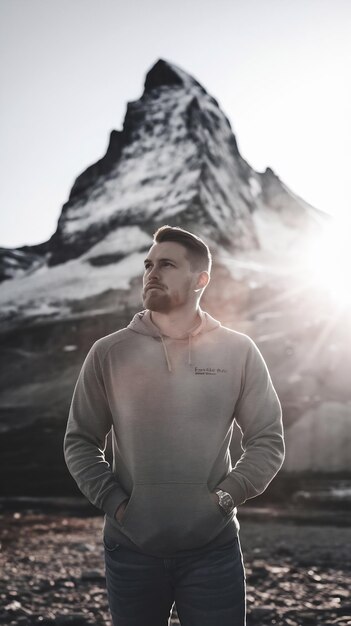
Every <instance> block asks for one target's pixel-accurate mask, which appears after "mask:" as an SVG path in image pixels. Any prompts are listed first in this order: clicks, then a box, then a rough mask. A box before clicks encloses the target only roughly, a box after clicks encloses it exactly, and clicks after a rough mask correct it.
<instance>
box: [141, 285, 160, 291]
mask: <svg viewBox="0 0 351 626" xmlns="http://www.w3.org/2000/svg"><path fill="white" fill-rule="evenodd" d="M150 289H161V291H163V287H162V286H161V285H146V287H145V289H144V291H150Z"/></svg>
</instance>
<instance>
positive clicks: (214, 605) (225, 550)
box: [105, 539, 245, 626]
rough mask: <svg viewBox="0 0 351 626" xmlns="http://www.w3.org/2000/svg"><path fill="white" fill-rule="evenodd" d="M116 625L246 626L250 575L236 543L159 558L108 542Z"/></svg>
mask: <svg viewBox="0 0 351 626" xmlns="http://www.w3.org/2000/svg"><path fill="white" fill-rule="evenodd" d="M105 566H106V585H107V594H108V600H109V605H110V611H111V615H112V620H113V626H167V625H168V624H169V619H170V615H171V611H172V606H173V603H174V602H175V604H176V608H177V613H178V617H179V620H180V623H181V624H182V626H244V624H245V573H244V567H243V561H242V554H241V549H240V542H239V540H238V539H234V540H232V541H230V542H229V543H227V544H225V545H223V546H221V547H220V548H212V549H210V550H208V551H206V552H204V553H203V554H201V555H198V556H194V555H192V556H181V557H174V558H167V559H163V558H159V557H154V556H148V555H145V554H141V553H138V552H134V551H133V550H130V549H129V548H125V547H124V546H122V545H117V546H115V547H109V546H108V545H107V544H106V543H105Z"/></svg>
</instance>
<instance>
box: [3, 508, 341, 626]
mask: <svg viewBox="0 0 351 626" xmlns="http://www.w3.org/2000/svg"><path fill="white" fill-rule="evenodd" d="M101 529H102V518H101V517H100V516H98V517H97V516H95V517H94V516H92V517H84V516H81V515H79V514H78V513H76V512H72V513H71V514H67V512H66V513H61V514H57V513H56V512H46V513H43V512H39V511H38V510H35V509H33V510H28V509H25V510H23V509H20V508H19V509H18V510H12V511H10V510H7V511H6V512H5V510H4V509H3V510H2V511H0V532H1V553H0V567H1V571H2V574H1V580H0V624H9V625H13V626H15V625H16V626H17V625H18V626H19V625H21V626H39V625H41V626H49V625H50V626H51V625H52V626H88V625H91V626H93V625H95V626H103V625H104V626H111V621H110V616H109V611H108V604H107V595H106V587H105V577H104V561H103V547H102V542H101ZM241 544H242V549H243V553H244V559H245V566H246V574H247V601H248V602H247V603H248V621H247V623H248V626H258V625H259V626H264V625H266V624H270V625H275V626H318V625H323V626H331V625H335V624H337V625H338V626H347V625H351V598H350V589H351V549H350V548H351V529H350V526H345V525H341V526H333V525H330V522H329V521H328V523H327V524H323V525H322V524H321V523H317V521H315V522H314V523H313V524H311V523H308V524H303V523H301V521H300V522H299V523H297V522H296V520H295V521H292V520H291V519H290V520H289V519H283V518H280V517H279V516H278V517H272V516H271V515H270V514H269V513H267V515H266V516H262V514H261V515H259V516H255V515H253V514H250V515H247V514H245V515H243V516H242V518H241ZM178 623H179V622H178V620H177V615H176V608H174V612H173V616H172V625H175V624H178Z"/></svg>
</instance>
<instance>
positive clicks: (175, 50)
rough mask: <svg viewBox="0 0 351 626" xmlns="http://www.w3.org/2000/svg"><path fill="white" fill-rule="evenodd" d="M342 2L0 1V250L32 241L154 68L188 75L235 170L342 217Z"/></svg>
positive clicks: (345, 64)
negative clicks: (235, 157) (219, 116)
mask: <svg viewBox="0 0 351 626" xmlns="http://www.w3.org/2000/svg"><path fill="white" fill-rule="evenodd" d="M350 33H351V0H214V1H212V0H177V2H170V1H168V0H148V2H145V0H144V1H143V0H129V2H126V1H125V0H0V84H1V86H2V93H1V96H0V108H1V116H0V171H1V185H0V207H1V210H0V246H2V247H11V248H12V247H19V246H22V245H29V244H35V243H40V242H43V241H46V240H47V239H49V238H50V236H51V235H52V234H53V233H54V231H55V230H56V227H57V221H58V218H59V216H60V213H61V209H62V205H63V204H64V203H65V202H66V201H67V199H68V196H69V192H70V189H71V187H72V185H73V183H74V180H75V179H76V178H77V176H78V175H79V174H80V173H81V172H82V171H84V170H85V169H86V168H87V167H88V166H89V165H91V164H92V163H94V162H95V161H97V160H98V159H99V158H101V157H102V156H103V154H104V153H105V151H106V148H107V145H108V139H109V134H110V132H111V130H112V129H117V130H118V129H121V128H122V125H123V119H124V116H125V112H126V105H127V102H128V101H132V100H136V99H138V98H140V96H141V94H142V91H143V83H144V80H145V75H146V73H147V71H148V70H149V69H150V68H151V67H152V66H153V65H154V63H155V62H156V61H157V60H158V59H159V58H163V59H166V60H168V61H170V62H172V63H175V64H176V65H178V66H179V67H181V68H182V69H184V70H186V71H187V72H189V73H190V74H192V75H193V76H194V77H195V78H196V79H197V80H198V81H199V82H200V83H201V84H202V85H203V86H204V87H205V89H206V90H207V91H208V92H209V93H210V94H211V95H213V96H214V97H215V98H216V99H217V101H218V102H219V104H220V106H221V108H222V110H223V111H224V113H225V114H226V115H227V117H228V118H229V120H230V122H231V125H232V128H233V131H234V133H235V135H236V139H237V141H238V146H239V150H240V152H241V154H242V156H243V157H244V158H245V159H246V160H247V161H248V162H249V164H250V165H251V166H252V167H253V168H254V169H255V170H257V171H264V170H265V168H266V167H271V168H272V169H273V170H274V171H275V172H276V174H277V175H278V176H279V177H280V179H281V180H282V181H283V182H284V183H285V184H286V185H287V186H288V187H289V188H290V189H291V190H292V191H293V192H294V193H296V194H297V195H299V196H301V197H302V198H303V199H304V200H305V201H307V202H309V203H310V204H312V205H313V206H315V207H316V208H318V209H320V210H323V211H326V212H328V213H331V214H333V215H335V216H336V217H338V218H340V219H345V218H346V217H348V216H350V214H351V210H350V193H349V186H350V183H349V177H350V163H349V151H350V145H351V122H350V115H349V108H350V95H351V72H350V60H351V36H350Z"/></svg>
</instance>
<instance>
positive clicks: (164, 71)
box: [144, 59, 206, 93]
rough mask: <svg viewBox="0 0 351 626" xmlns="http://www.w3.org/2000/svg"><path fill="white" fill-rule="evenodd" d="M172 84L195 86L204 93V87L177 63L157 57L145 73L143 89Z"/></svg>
mask: <svg viewBox="0 0 351 626" xmlns="http://www.w3.org/2000/svg"><path fill="white" fill-rule="evenodd" d="M174 85H177V86H182V87H184V88H191V87H197V88H199V89H200V90H201V91H202V92H203V93H206V91H205V89H204V88H203V87H202V85H200V83H198V81H197V80H195V78H193V77H192V76H190V74H187V73H186V72H184V70H182V69H181V68H180V67H178V66H177V65H174V64H173V63H170V62H169V61H165V60H164V59H159V60H158V61H157V62H156V63H155V65H153V66H152V68H151V69H150V70H149V72H148V73H147V74H146V79H145V83H144V90H145V92H149V91H151V90H153V89H157V88H158V87H170V86H174Z"/></svg>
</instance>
